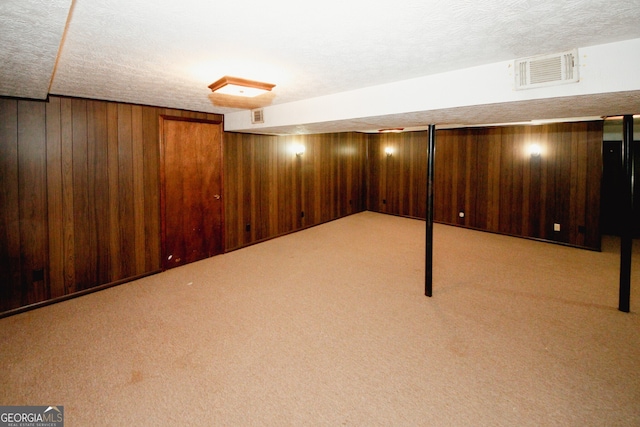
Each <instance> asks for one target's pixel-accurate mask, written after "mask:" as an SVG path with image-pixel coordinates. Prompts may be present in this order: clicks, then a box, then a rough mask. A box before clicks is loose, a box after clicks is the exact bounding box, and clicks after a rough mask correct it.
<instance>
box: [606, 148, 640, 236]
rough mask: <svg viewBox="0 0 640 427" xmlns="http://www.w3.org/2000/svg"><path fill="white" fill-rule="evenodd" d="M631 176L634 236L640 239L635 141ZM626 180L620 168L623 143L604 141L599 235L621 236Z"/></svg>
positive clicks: (639, 158)
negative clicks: (632, 183) (634, 188)
mask: <svg viewBox="0 0 640 427" xmlns="http://www.w3.org/2000/svg"><path fill="white" fill-rule="evenodd" d="M633 144H634V157H635V159H634V162H633V163H634V165H636V167H635V169H634V171H633V176H634V181H635V186H636V191H635V194H634V196H633V205H634V209H633V211H634V221H633V237H634V238H638V237H640V197H638V191H637V186H638V182H639V180H640V170H639V169H640V168H638V166H637V165H638V164H640V163H639V162H640V141H634V142H633ZM624 181H625V177H624V169H623V167H622V141H604V142H603V145H602V192H601V195H600V232H601V233H602V234H606V235H611V236H620V234H621V231H622V230H621V227H620V226H621V220H620V218H621V216H620V215H621V212H622V209H623V207H624V204H623V203H624V202H623V200H624V197H626V196H627V195H626V193H625V191H626V190H625V184H624Z"/></svg>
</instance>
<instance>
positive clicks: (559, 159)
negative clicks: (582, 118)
mask: <svg viewBox="0 0 640 427" xmlns="http://www.w3.org/2000/svg"><path fill="white" fill-rule="evenodd" d="M532 143H537V144H539V145H540V146H541V147H542V153H541V155H540V156H539V157H532V156H531V155H529V154H528V153H527V147H528V146H529V144H532ZM369 144H370V152H371V156H370V165H369V173H370V177H369V180H370V185H371V190H370V192H369V209H370V210H374V211H379V212H387V213H392V214H397V215H404V216H410V217H418V218H425V217H426V214H425V211H424V204H425V203H424V202H423V200H424V197H426V177H425V175H426V147H427V133H426V132H415V133H412V134H387V135H371V136H369ZM386 146H390V147H392V148H393V149H394V150H395V152H394V154H393V155H392V156H391V157H386V156H385V155H384V148H385V147H386ZM601 174H602V122H582V123H562V124H550V125H543V126H508V127H500V128H468V129H457V130H439V131H437V135H436V159H435V182H434V186H435V188H434V220H435V221H438V222H443V223H448V224H456V225H460V226H465V227H471V228H476V229H481V230H487V231H492V232H498V233H504V234H509V235H515V236H523V237H531V238H538V239H544V240H550V241H556V242H561V243H566V244H570V245H574V246H579V247H587V248H591V249H599V248H600V232H599V217H600V181H601ZM384 200H386V204H384ZM411 201H416V202H414V203H413V204H412V203H411ZM461 212H462V213H464V216H460V213H461ZM554 223H558V224H560V231H554V227H553V225H554Z"/></svg>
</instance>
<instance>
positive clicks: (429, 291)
mask: <svg viewBox="0 0 640 427" xmlns="http://www.w3.org/2000/svg"><path fill="white" fill-rule="evenodd" d="M435 154H436V125H429V143H428V146H427V239H426V251H425V253H426V256H425V280H424V294H425V295H426V296H428V297H430V296H432V295H433V176H434V175H433V165H434V160H435Z"/></svg>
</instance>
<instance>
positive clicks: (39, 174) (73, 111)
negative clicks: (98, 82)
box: [0, 96, 221, 311]
mask: <svg viewBox="0 0 640 427" xmlns="http://www.w3.org/2000/svg"><path fill="white" fill-rule="evenodd" d="M163 114H167V115H174V116H184V117H189V118H203V119H217V120H220V119H221V117H220V116H219V115H213V114H203V113H190V112H185V111H179V110H169V109H161V108H153V107H147V106H138V105H129V104H118V103H111V102H104V101H94V100H85V99H77V98H64V97H56V96H52V97H50V99H49V101H48V102H39V101H28V100H15V99H0V311H8V310H11V309H14V308H18V307H20V306H24V305H28V304H33V303H37V302H41V301H45V300H48V299H51V298H57V297H62V296H65V295H69V294H73V293H75V292H77V291H81V290H84V289H89V288H92V287H95V286H99V285H103V284H108V283H112V282H116V281H119V280H123V279H127V278H130V277H136V276H138V275H142V274H146V273H149V272H153V271H157V270H158V269H159V268H160V216H159V143H158V137H159V136H158V121H159V116H160V115H163Z"/></svg>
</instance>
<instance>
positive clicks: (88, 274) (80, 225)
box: [71, 99, 96, 290]
mask: <svg viewBox="0 0 640 427" xmlns="http://www.w3.org/2000/svg"><path fill="white" fill-rule="evenodd" d="M71 114H72V118H71V120H72V135H71V140H72V141H71V145H72V161H73V174H72V177H73V187H72V190H73V228H74V242H73V247H74V261H75V263H74V269H75V279H74V284H75V286H76V289H78V290H81V289H87V288H88V287H90V286H91V285H92V284H94V283H95V282H96V274H95V258H96V257H95V256H94V249H95V246H94V245H93V244H92V243H93V242H95V240H96V239H95V238H94V237H93V236H94V234H95V228H94V222H93V221H92V218H91V211H92V210H93V209H92V207H91V206H90V201H89V188H90V186H91V185H90V182H89V170H88V164H89V158H88V147H87V145H88V140H87V101H86V100H81V99H72V100H71Z"/></svg>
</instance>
